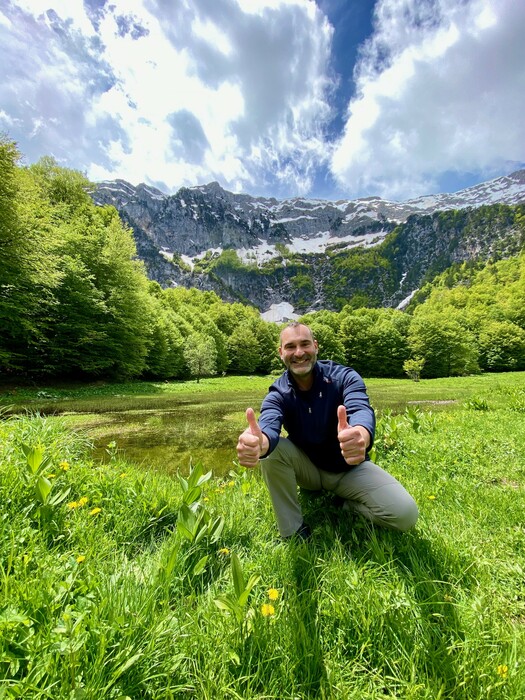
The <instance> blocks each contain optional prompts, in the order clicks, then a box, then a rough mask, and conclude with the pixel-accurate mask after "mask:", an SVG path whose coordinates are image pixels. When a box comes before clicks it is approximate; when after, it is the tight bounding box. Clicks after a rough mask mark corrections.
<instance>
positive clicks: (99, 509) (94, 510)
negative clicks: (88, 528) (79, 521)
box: [89, 508, 102, 515]
mask: <svg viewBox="0 0 525 700" xmlns="http://www.w3.org/2000/svg"><path fill="white" fill-rule="evenodd" d="M101 510H102V508H93V510H90V511H89V514H90V515H98V513H100V511H101Z"/></svg>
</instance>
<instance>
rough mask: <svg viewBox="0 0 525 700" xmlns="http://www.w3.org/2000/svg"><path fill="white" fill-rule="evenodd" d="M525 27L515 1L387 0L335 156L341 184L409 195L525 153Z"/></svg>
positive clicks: (488, 171) (491, 170)
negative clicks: (453, 174)
mask: <svg viewBox="0 0 525 700" xmlns="http://www.w3.org/2000/svg"><path fill="white" fill-rule="evenodd" d="M524 32H525V3H523V2H516V1H515V0H498V2H497V3H496V2H493V0H467V1H466V2H460V3H458V2H457V0H435V1H433V2H430V1H426V2H424V1H422V0H379V2H378V4H377V6H376V10H375V32H374V34H373V36H372V37H371V38H370V39H369V41H368V43H367V44H366V45H365V46H364V47H363V50H362V53H361V57H360V61H359V63H358V64H357V66H356V72H355V77H356V84H357V91H356V96H355V98H354V99H353V100H352V101H351V103H350V105H349V110H348V119H347V123H346V129H345V133H344V135H343V137H342V138H341V140H340V141H339V143H338V144H337V146H336V148H335V151H334V154H333V158H332V170H333V173H334V175H335V176H336V177H337V179H338V182H339V184H340V186H341V188H342V189H343V190H344V191H346V192H347V193H348V194H350V195H354V194H356V193H359V194H365V193H366V194H381V195H382V196H385V197H389V198H395V199H404V198H408V197H412V196H416V195H419V194H426V193H429V192H432V191H436V190H439V178H440V177H441V176H442V175H443V174H444V173H446V171H457V172H459V173H464V172H477V173H483V174H484V175H486V176H487V177H489V176H491V175H492V174H495V173H497V174H499V173H498V171H500V170H501V169H504V168H505V166H507V167H508V165H509V164H511V163H519V162H524V161H525V119H524V118H523V113H524V108H525V98H524V95H525V42H524V41H523V35H524Z"/></svg>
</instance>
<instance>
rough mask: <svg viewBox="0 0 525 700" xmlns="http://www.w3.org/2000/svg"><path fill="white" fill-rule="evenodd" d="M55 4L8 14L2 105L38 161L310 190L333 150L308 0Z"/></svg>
mask: <svg viewBox="0 0 525 700" xmlns="http://www.w3.org/2000/svg"><path fill="white" fill-rule="evenodd" d="M50 4H51V5H52V9H50V10H46V11H43V9H42V8H43V7H47V6H46V5H44V4H43V3H42V2H41V0H21V1H20V2H17V3H16V4H15V3H14V2H10V1H9V0H7V3H6V5H5V9H4V7H3V8H2V11H1V12H0V17H1V18H2V20H1V21H0V41H1V43H2V46H3V47H5V49H6V51H7V54H8V56H9V60H8V62H7V71H6V75H5V76H4V80H3V81H2V82H3V84H2V85H0V104H2V107H3V110H4V113H5V116H4V122H9V120H10V123H11V124H14V125H16V123H17V121H16V120H17V119H18V120H21V121H22V122H23V126H22V127H21V128H20V129H18V130H16V129H15V130H14V131H13V132H12V133H10V136H11V137H12V138H14V139H15V140H17V141H18V142H19V145H20V148H21V150H22V151H23V153H24V154H25V155H26V157H27V159H28V160H29V161H33V160H36V159H37V158H38V157H40V156H41V155H54V156H55V157H56V158H57V160H58V161H59V162H60V163H62V164H64V165H67V166H69V167H74V168H78V169H80V170H84V171H86V172H87V174H88V176H89V177H91V178H92V179H95V180H98V179H102V178H115V177H121V178H124V179H126V180H129V181H131V182H134V183H138V182H140V181H145V182H149V183H151V184H157V185H159V186H161V187H164V188H166V189H171V190H175V189H177V188H178V187H180V186H181V185H195V184H200V183H202V182H208V181H210V180H213V179H216V180H219V181H220V182H221V183H222V184H223V185H224V186H225V187H228V188H231V189H244V190H245V191H250V190H254V189H255V190H258V189H261V188H262V187H264V183H265V182H266V181H269V180H275V179H276V180H277V183H279V182H280V183H282V188H283V192H285V193H287V194H288V193H289V192H293V193H295V192H297V191H299V192H307V191H308V189H309V187H310V185H311V178H312V175H313V167H314V164H315V163H318V162H320V161H321V162H322V161H323V159H326V155H325V154H326V148H325V146H324V143H323V137H322V128H323V125H324V123H325V122H326V120H327V119H328V117H329V114H330V108H329V105H328V101H327V90H329V88H330V82H329V80H328V79H327V77H326V74H327V65H328V61H329V58H330V42H331V34H332V30H331V27H330V25H329V24H328V22H327V20H326V18H325V17H324V15H322V13H321V12H320V11H319V10H318V9H317V7H316V5H315V3H313V2H311V0H258V2H250V3H249V4H246V2H245V1H244V0H214V2H213V3H209V2H208V1H207V0H193V1H192V2H182V1H181V2H177V3H173V2H172V0H140V1H137V2H136V3H134V4H133V5H130V3H129V2H128V1H127V0H113V1H112V2H111V3H101V2H98V1H96V0H86V1H85V2H82V0H50ZM130 7H132V10H130ZM2 12H3V13H4V14H2ZM27 47H30V49H29V50H28V48H27ZM277 187H279V185H277Z"/></svg>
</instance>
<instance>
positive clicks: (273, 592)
mask: <svg viewBox="0 0 525 700" xmlns="http://www.w3.org/2000/svg"><path fill="white" fill-rule="evenodd" d="M268 598H269V599H270V600H277V599H278V598H279V591H278V590H277V588H269V589H268Z"/></svg>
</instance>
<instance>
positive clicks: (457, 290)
mask: <svg viewBox="0 0 525 700" xmlns="http://www.w3.org/2000/svg"><path fill="white" fill-rule="evenodd" d="M18 160H19V154H18V152H17V149H16V147H15V146H14V145H13V144H12V143H11V142H9V141H7V140H6V139H2V140H0V253H1V267H0V324H1V327H2V334H1V336H0V372H1V373H2V374H3V375H11V376H14V375H20V374H25V375H31V376H33V377H35V376H44V375H46V376H49V377H58V376H60V377H77V378H93V377H109V378H116V379H125V378H132V377H148V378H157V379H182V378H187V377H189V376H196V377H200V376H203V375H210V374H213V373H219V374H223V373H225V372H226V373H233V374H246V373H262V374H264V373H270V372H272V371H273V370H275V369H277V368H278V366H279V362H278V359H277V353H276V348H277V342H278V333H279V327H278V326H277V325H276V324H272V323H267V322H265V321H262V320H261V318H260V315H259V313H258V311H257V310H256V309H254V308H253V307H250V306H248V305H245V304H241V303H235V304H227V303H225V302H223V301H222V300H221V299H220V298H219V296H218V295H217V294H215V293H213V292H201V291H198V290H196V289H191V290H187V289H183V288H176V289H173V288H172V289H165V290H163V289H161V287H160V286H159V285H158V284H157V283H154V282H150V281H149V280H148V279H147V276H146V273H145V270H144V267H143V265H142V263H141V262H140V261H139V260H138V259H137V255H136V248H135V243H134V240H133V236H132V232H131V230H130V229H128V228H127V227H125V226H124V225H123V224H122V222H121V220H120V219H119V217H118V214H117V212H116V210H115V209H114V208H113V207H109V206H106V207H97V206H95V204H94V203H93V201H92V199H91V198H90V196H89V192H90V188H91V185H90V183H89V182H88V181H87V180H86V178H85V177H84V176H83V175H81V174H80V173H78V172H76V171H73V170H67V169H64V168H60V167H58V166H57V164H56V163H55V162H54V161H53V159H51V158H43V159H42V160H41V161H40V162H39V163H37V164H36V165H33V166H31V167H28V168H26V167H20V166H19V165H18ZM423 219H424V220H425V221H426V220H427V219H428V221H426V223H425V221H422V219H421V217H419V218H412V217H411V218H410V219H409V220H408V222H407V223H406V224H405V225H403V226H401V227H398V228H397V229H395V230H394V231H393V232H392V233H391V234H390V235H389V236H388V237H387V239H386V240H385V241H384V243H382V244H381V245H379V246H377V247H374V248H370V249H365V250H352V251H350V252H340V251H339V252H333V253H330V255H329V256H328V258H330V260H331V266H330V268H329V269H328V268H327V269H326V275H327V279H326V288H327V289H332V291H333V294H334V295H336V296H337V303H336V304H335V305H336V306H337V308H340V309H341V310H340V311H339V312H337V313H336V312H327V311H318V312H315V313H309V314H307V315H306V316H305V317H304V318H305V320H306V321H308V322H309V323H311V324H312V326H313V328H314V330H315V333H316V335H317V337H318V340H319V345H320V350H321V357H322V358H323V359H334V360H336V361H339V362H344V363H347V364H350V365H351V366H353V367H355V369H357V370H358V371H359V372H361V373H362V374H363V375H365V376H367V377H370V376H376V377H401V376H403V375H404V369H403V368H404V365H405V363H406V362H407V361H410V360H417V361H424V366H423V370H422V375H421V376H423V377H439V376H449V375H463V374H469V373H473V372H478V371H497V372H499V371H507V370H522V369H525V255H524V253H523V252H521V253H520V254H517V253H518V251H521V250H522V248H523V243H524V236H525V233H524V232H525V215H524V207H523V206H516V207H506V206H503V205H495V206H493V207H481V208H479V209H477V210H469V211H459V212H458V211H456V212H440V213H438V214H435V215H433V216H432V217H423ZM421 226H425V227H426V228H425V231H427V235H428V229H430V230H432V231H433V235H434V236H435V245H434V246H433V249H437V250H439V251H441V253H440V255H441V257H440V259H439V260H438V259H436V260H435V261H434V264H435V266H437V267H436V269H443V266H444V265H446V264H447V265H450V264H451V262H452V259H451V251H452V250H453V249H454V245H455V243H454V241H456V238H457V239H458V240H459V238H460V239H461V241H462V244H463V245H470V244H472V245H474V244H475V242H476V241H483V239H484V238H489V233H488V232H489V231H491V230H492V229H497V230H500V229H501V230H502V231H504V232H507V231H510V232H511V233H509V234H508V235H507V233H505V235H503V236H502V237H500V238H499V239H498V240H499V241H500V244H499V247H498V249H497V250H496V249H495V250H494V255H493V259H492V260H491V261H490V262H489V263H488V264H486V265H485V266H483V265H481V264H476V263H464V264H462V265H458V264H455V265H452V266H450V267H448V268H447V269H446V270H445V272H443V273H442V274H441V275H439V276H438V277H436V278H434V279H433V280H430V278H429V282H428V283H427V284H426V285H425V286H424V287H423V288H422V289H421V290H420V291H419V292H418V293H417V294H416V295H415V296H414V298H413V300H412V302H411V304H410V306H409V307H408V310H407V311H403V312H402V311H399V310H393V309H381V308H367V307H368V306H370V307H375V306H377V299H378V296H377V291H378V288H379V287H378V285H379V286H381V285H382V292H381V293H382V294H383V293H384V292H385V288H384V287H385V285H386V287H387V288H388V289H387V291H388V290H390V292H393V290H394V288H395V287H396V285H398V284H399V279H398V272H396V270H395V269H394V268H393V267H392V259H393V258H392V255H391V252H392V250H394V249H396V250H397V252H398V253H399V254H402V255H407V256H408V255H410V251H411V246H412V249H413V246H414V245H417V243H418V227H421ZM511 234H512V235H511ZM453 243H454V245H452V244H453ZM456 243H457V241H456ZM281 253H282V255H283V256H284V258H286V268H284V267H282V266H280V265H277V263H276V262H275V261H273V262H272V263H271V264H270V265H273V266H274V267H273V268H272V274H274V275H276V276H277V277H278V278H283V279H284V274H285V270H286V274H287V275H289V274H291V273H292V274H293V277H292V279H291V285H290V288H291V292H292V294H295V295H296V296H297V298H298V299H299V298H300V299H301V300H302V301H301V303H303V302H304V305H306V303H307V300H308V299H309V298H310V297H311V295H312V293H313V290H314V283H313V282H312V278H311V277H310V268H309V267H308V265H307V264H306V262H305V260H304V259H303V257H304V256H300V255H297V254H291V253H289V251H287V250H286V248H285V247H284V246H283V247H282V250H281ZM510 254H513V255H514V257H510V258H508V259H505V260H498V258H499V257H502V256H508V255H510ZM438 257H439V256H438ZM317 258H318V259H317ZM324 258H326V256H324ZM325 263H326V260H325V262H323V256H314V264H315V265H318V266H319V270H320V271H321V272H322V271H323V270H324V267H323V265H325ZM201 267H203V269H204V268H206V269H208V271H209V272H210V274H214V273H217V272H219V271H222V272H223V273H224V272H227V273H232V274H233V273H235V272H238V271H239V270H240V271H241V272H242V273H243V274H244V273H245V272H246V271H247V270H248V271H249V272H250V274H257V275H263V276H264V275H265V274H266V273H267V271H268V270H267V269H266V268H267V266H263V267H262V268H257V267H256V266H255V265H249V266H245V265H243V264H242V263H241V261H240V260H239V258H238V257H237V255H236V253H235V251H233V250H227V251H224V252H223V253H222V254H221V255H220V256H219V257H214V256H212V255H210V256H208V257H205V258H204V259H203V261H202V262H201ZM431 269H432V268H431ZM243 271H244V272H243ZM379 273H381V274H380V275H379V277H378V274H379ZM356 288H359V289H360V291H359V292H358V293H355V292H354V293H353V294H351V293H350V292H349V290H350V289H354V290H355V289H356ZM334 298H335V297H334ZM204 337H206V338H207V340H206V341H205V340H204ZM197 340H199V342H196V341H197ZM208 346H209V349H208V350H206V347H208ZM206 354H208V355H209V358H208V361H206V358H205V355H206Z"/></svg>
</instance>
